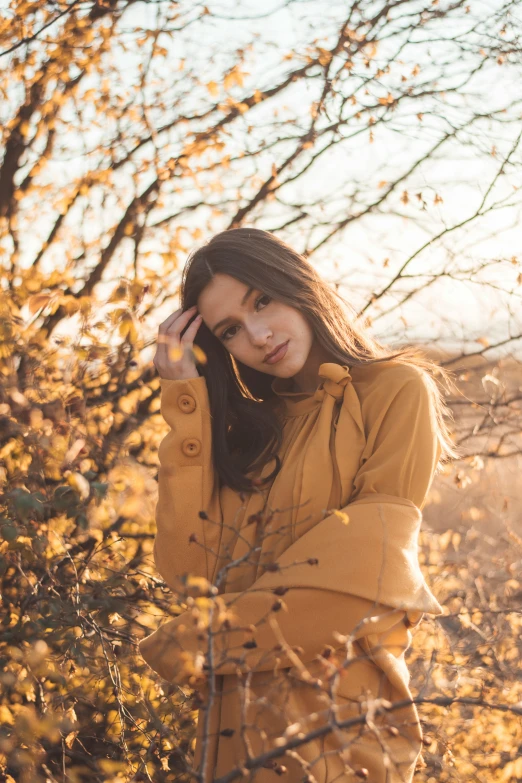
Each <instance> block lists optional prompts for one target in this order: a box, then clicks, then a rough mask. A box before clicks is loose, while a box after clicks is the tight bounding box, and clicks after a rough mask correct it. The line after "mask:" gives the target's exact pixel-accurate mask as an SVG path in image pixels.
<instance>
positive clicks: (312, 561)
mask: <svg viewBox="0 0 522 783" xmlns="http://www.w3.org/2000/svg"><path fill="white" fill-rule="evenodd" d="M306 562H307V563H308V565H319V560H318V559H317V557H309V558H308V560H307V561H306Z"/></svg>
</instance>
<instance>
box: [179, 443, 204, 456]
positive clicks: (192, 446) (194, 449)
mask: <svg viewBox="0 0 522 783" xmlns="http://www.w3.org/2000/svg"><path fill="white" fill-rule="evenodd" d="M181 450H182V451H183V454H185V455H186V456H187V457H197V455H198V454H199V452H200V451H201V442H200V441H199V440H198V439H197V438H185V440H184V441H183V443H182V444H181Z"/></svg>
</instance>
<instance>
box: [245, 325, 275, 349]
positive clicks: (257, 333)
mask: <svg viewBox="0 0 522 783" xmlns="http://www.w3.org/2000/svg"><path fill="white" fill-rule="evenodd" d="M271 335H272V332H271V331H270V329H266V328H257V329H251V330H250V339H251V340H252V342H253V344H254V345H257V346H261V347H262V346H263V345H266V343H267V342H268V341H269V340H270V337H271Z"/></svg>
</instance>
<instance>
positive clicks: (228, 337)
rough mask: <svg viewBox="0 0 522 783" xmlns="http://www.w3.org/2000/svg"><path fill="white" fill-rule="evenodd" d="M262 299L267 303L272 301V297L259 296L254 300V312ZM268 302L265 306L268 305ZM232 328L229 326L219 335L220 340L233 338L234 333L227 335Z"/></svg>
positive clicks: (266, 295)
mask: <svg viewBox="0 0 522 783" xmlns="http://www.w3.org/2000/svg"><path fill="white" fill-rule="evenodd" d="M262 299H268V302H270V301H271V300H272V297H271V296H269V295H268V294H261V296H258V297H257V299H256V310H257V305H258V303H259V302H260V301H261V300H262ZM268 302H267V303H266V304H268ZM266 304H265V307H266ZM234 328H235V327H234V326H229V327H228V328H227V329H225V331H224V332H223V333H222V335H221V339H222V340H230V338H231V337H234V335H235V332H234V334H228V333H229V332H230V330H231V329H234Z"/></svg>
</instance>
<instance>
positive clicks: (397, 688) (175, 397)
mask: <svg viewBox="0 0 522 783" xmlns="http://www.w3.org/2000/svg"><path fill="white" fill-rule="evenodd" d="M181 302H182V305H183V306H182V308H181V309H180V310H177V311H176V312H175V313H173V314H172V315H171V316H170V317H169V318H167V319H166V321H165V322H164V323H163V324H162V325H161V326H160V329H159V332H160V335H159V340H158V349H157V353H156V357H155V360H154V363H155V366H156V368H157V369H158V371H159V374H160V376H161V390H162V399H161V412H162V415H163V416H164V418H165V420H166V421H167V423H168V424H169V425H170V427H171V430H170V432H169V433H168V434H167V435H166V436H165V438H164V440H163V441H162V442H161V444H160V448H159V461H160V468H159V476H158V480H159V498H158V505H157V512H156V520H157V535H156V539H155V544H154V558H155V563H156V566H157V569H158V571H159V572H160V573H161V575H162V576H163V578H164V579H165V581H166V583H167V584H168V585H169V586H170V587H171V589H172V590H173V591H175V592H176V593H179V594H181V595H185V596H187V595H188V594H190V597H188V604H189V605H188V608H187V610H186V611H184V612H183V613H182V614H181V615H179V616H178V617H176V618H174V619H173V620H170V621H168V622H165V623H164V624H163V625H161V626H160V627H159V628H158V630H157V631H155V632H154V633H153V634H152V635H151V636H149V637H148V638H146V639H144V640H142V642H141V643H140V651H141V653H142V655H143V657H144V659H145V660H146V661H147V663H148V664H149V665H150V666H151V667H152V668H153V669H154V670H155V671H156V672H158V673H159V674H161V675H162V676H163V677H165V678H166V679H168V680H170V681H176V682H188V683H190V684H194V683H196V684H200V683H201V682H203V684H204V687H203V691H204V697H203V698H202V701H201V702H200V704H201V708H200V711H199V719H198V731H197V740H196V749H195V769H196V770H198V771H199V773H200V779H201V780H202V781H204V783H206V782H207V781H211V780H213V779H216V778H219V777H220V776H222V775H225V774H226V773H229V772H231V771H232V770H235V769H236V770H237V769H243V772H242V776H243V777H246V778H247V779H248V780H253V781H256V783H270V782H271V781H275V780H277V779H278V777H280V776H281V775H284V779H285V780H287V781H290V782H291V783H297V781H317V782H318V783H333V781H334V780H335V781H340V782H341V781H343V782H344V783H347V782H348V781H356V780H368V781H371V783H395V782H396V781H397V782H398V781H403V782H407V781H411V780H412V776H413V773H414V769H415V763H416V761H417V759H418V756H419V753H420V750H421V745H422V732H421V728H420V724H419V718H418V714H417V711H416V707H415V705H414V704H411V703H410V704H406V705H405V706H404V705H403V706H402V707H401V708H399V709H395V710H388V711H387V710H386V709H381V710H379V711H377V707H378V706H379V704H382V702H379V701H375V700H378V699H384V700H385V701H384V705H385V706H386V705H388V706H389V705H390V703H392V704H393V702H397V701H400V700H404V699H406V700H410V699H411V692H410V690H409V687H408V683H409V672H408V670H407V668H406V665H405V661H404V653H405V651H406V649H407V648H408V646H409V645H410V642H411V638H412V637H411V631H410V627H411V626H413V625H417V624H418V623H419V622H420V620H421V618H422V615H423V613H425V612H427V613H431V614H434V615H437V614H441V612H442V608H441V606H440V605H439V603H438V602H437V600H436V599H435V597H434V596H433V595H432V593H431V592H430V590H429V588H428V586H427V585H426V583H425V581H424V578H423V575H422V572H421V570H420V567H419V564H418V559H417V536H418V531H419V527H420V524H421V518H422V516H421V510H422V508H423V505H424V502H425V498H426V495H427V492H428V489H429V486H430V484H431V482H432V479H433V477H434V475H435V473H436V472H437V471H438V469H439V467H440V466H441V465H442V464H443V463H444V462H446V461H448V460H449V459H450V458H452V457H455V456H457V452H456V450H455V447H454V446H453V444H452V441H451V439H450V436H449V431H448V428H447V425H446V422H445V421H444V418H443V417H444V414H445V413H447V410H446V408H445V405H444V402H443V396H442V394H441V392H440V390H439V386H438V384H437V382H436V381H435V379H434V375H435V374H437V373H438V374H440V375H442V376H443V377H444V378H445V379H446V380H448V377H449V376H448V374H447V373H445V372H444V371H443V370H442V369H441V368H439V367H438V366H436V365H435V364H434V363H433V362H431V361H430V360H429V359H428V358H426V357H424V356H422V355H421V354H420V352H419V351H417V350H415V349H413V348H411V347H408V348H404V349H402V350H401V351H398V352H396V353H390V352H389V351H387V350H386V349H385V348H384V347H383V346H382V345H380V344H379V343H378V342H377V341H376V340H374V339H372V338H371V337H369V336H368V334H366V333H364V332H363V331H362V330H361V329H360V327H358V326H357V325H356V324H355V323H354V320H355V319H354V313H353V311H352V310H351V308H350V306H349V305H347V304H346V303H345V302H344V301H343V300H341V298H340V297H339V296H338V295H337V294H334V293H333V292H332V290H331V289H330V287H329V286H328V285H327V284H326V282H325V281H323V280H322V279H321V278H320V277H319V275H318V274H317V273H316V272H315V270H314V269H313V267H312V266H311V265H310V264H309V263H308V262H307V261H306V259H305V258H304V257H303V256H301V255H300V254H298V253H297V252H295V251H294V250H292V248H290V247H289V246H288V245H286V244H285V243H284V242H282V241H281V240H279V239H278V238H277V237H276V236H274V235H273V234H271V233H269V232H266V231H261V230H259V229H253V228H237V229H231V230H227V231H224V232H222V233H220V234H217V235H216V236H214V237H213V238H212V239H211V240H210V241H209V242H208V243H206V244H205V245H204V246H203V247H201V248H199V249H198V250H196V251H195V252H194V253H193V254H192V255H191V257H190V258H189V260H188V263H187V265H186V267H185V269H184V273H183V280H182V288H181ZM340 302H342V304H343V305H344V307H343V306H342V305H341V304H340ZM196 313H198V314H197V315H196ZM194 316H195V317H194ZM193 317H194V319H193V320H191V319H192V318H193ZM169 351H170V354H169ZM206 580H208V581H206ZM211 585H213V586H214V587H213V588H211V589H209V587H210V586H211ZM198 586H199V587H200V588H201V589H202V593H200V594H199V597H198V592H197V588H198ZM205 595H206V597H205ZM209 596H210V597H209ZM207 612H208V617H206V613H207ZM205 628H206V630H205ZM202 664H204V667H203V668H202ZM205 675H206V676H207V679H204V678H205ZM365 715H366V717H364V716H365ZM347 719H355V720H352V723H351V724H350V725H348V726H346V725H344V726H342V727H339V726H338V725H337V724H339V723H342V722H343V721H346V720H347ZM310 732H315V734H313V735H312V737H311V738H310V737H308V734H309V733H310ZM282 735H284V736H283V740H285V739H290V740H292V742H293V747H291V748H288V749H286V750H285V752H282V751H281V747H282V744H281V739H280V738H281V737H282ZM278 738H279V741H278ZM305 740H306V741H305ZM259 756H262V766H260V762H259V758H258V757H259Z"/></svg>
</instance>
